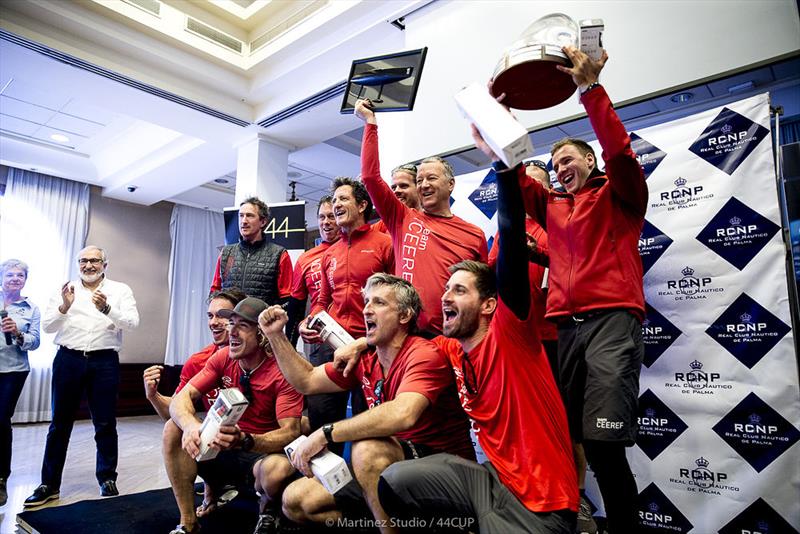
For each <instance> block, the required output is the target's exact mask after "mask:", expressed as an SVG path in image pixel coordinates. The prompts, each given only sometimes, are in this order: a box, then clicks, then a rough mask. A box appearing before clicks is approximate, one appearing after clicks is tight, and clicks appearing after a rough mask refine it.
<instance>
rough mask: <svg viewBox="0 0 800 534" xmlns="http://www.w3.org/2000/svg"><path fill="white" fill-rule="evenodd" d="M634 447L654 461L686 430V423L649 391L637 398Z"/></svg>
mask: <svg viewBox="0 0 800 534" xmlns="http://www.w3.org/2000/svg"><path fill="white" fill-rule="evenodd" d="M637 423H638V428H637V434H636V445H637V446H638V447H639V448H640V449H641V450H642V452H644V453H645V454H646V455H647V457H648V458H650V459H651V460H654V459H655V458H656V457H657V456H658V455H659V454H661V453H662V452H663V451H664V450H666V448H667V447H669V446H670V445H671V444H672V442H673V441H675V440H676V439H678V437H679V436H680V435H681V434H683V432H684V431H685V430H686V428H687V426H686V423H684V422H683V420H681V418H680V417H678V415H677V414H676V413H675V412H673V411H672V410H671V409H670V408H669V406H667V405H666V404H664V402H663V401H662V400H661V399H659V398H658V397H657V396H656V395H655V393H653V392H652V391H651V390H649V389H648V390H647V391H645V392H644V393H642V395H641V396H640V397H639V414H638V418H637Z"/></svg>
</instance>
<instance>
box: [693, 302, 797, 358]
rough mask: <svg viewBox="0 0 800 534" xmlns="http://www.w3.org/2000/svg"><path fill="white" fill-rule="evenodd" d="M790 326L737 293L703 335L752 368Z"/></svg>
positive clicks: (784, 334) (782, 336)
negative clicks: (734, 298)
mask: <svg viewBox="0 0 800 534" xmlns="http://www.w3.org/2000/svg"><path fill="white" fill-rule="evenodd" d="M790 330H791V328H790V327H789V326H788V325H787V324H786V323H784V322H783V321H782V320H780V319H779V318H778V317H776V316H775V315H774V314H773V313H771V312H770V311H769V310H767V309H766V308H764V307H763V306H762V305H761V304H759V303H758V302H756V301H755V300H753V298H752V297H750V296H749V295H747V294H746V293H742V294H741V295H739V296H738V297H737V298H736V300H735V301H733V303H732V304H731V305H730V306H728V308H727V309H726V310H725V311H724V312H722V315H720V316H719V317H718V318H717V320H716V321H714V322H713V323H711V325H710V326H709V327H708V328H707V329H706V334H708V335H709V336H711V337H712V338H714V340H715V341H716V342H717V343H719V344H720V345H722V346H723V347H725V349H727V350H728V352H730V353H731V354H733V355H734V356H735V357H736V358H738V359H739V361H740V362H742V363H743V364H744V365H746V366H747V367H748V368H750V369H752V368H753V366H754V365H755V364H757V363H758V362H759V361H760V360H761V358H763V357H764V356H765V355H766V354H767V353H768V352H769V351H770V350H772V348H773V347H774V346H775V345H777V344H778V343H779V342H780V341H781V339H783V338H784V336H786V334H787V333H788V332H789V331H790Z"/></svg>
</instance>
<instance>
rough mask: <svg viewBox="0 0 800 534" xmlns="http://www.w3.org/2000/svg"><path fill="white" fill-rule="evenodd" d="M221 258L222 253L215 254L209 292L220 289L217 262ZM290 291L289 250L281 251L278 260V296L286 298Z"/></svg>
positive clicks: (290, 262)
mask: <svg viewBox="0 0 800 534" xmlns="http://www.w3.org/2000/svg"><path fill="white" fill-rule="evenodd" d="M221 260H222V255H220V256H217V266H216V267H214V279H213V280H212V281H211V289H210V291H209V292H210V293H214V292H216V291H219V290H221V289H222V275H221V274H220V273H221V270H220V265H219V262H220V261H221ZM291 293H292V258H291V257H290V256H289V252H287V251H285V250H284V251H283V253H282V254H281V258H280V260H278V297H279V298H282V299H283V298H286V297H288V296H289V295H291Z"/></svg>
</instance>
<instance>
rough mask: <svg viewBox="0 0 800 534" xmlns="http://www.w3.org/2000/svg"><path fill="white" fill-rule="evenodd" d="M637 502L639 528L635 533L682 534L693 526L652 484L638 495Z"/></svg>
mask: <svg viewBox="0 0 800 534" xmlns="http://www.w3.org/2000/svg"><path fill="white" fill-rule="evenodd" d="M638 501H639V502H638V505H637V512H638V514H639V528H638V530H637V532H641V533H643V534H649V533H651V532H652V533H663V532H677V533H684V532H689V531H691V530H692V528H693V525H692V524H691V523H690V522H689V520H688V519H686V516H685V515H683V514H682V513H681V511H680V510H679V509H678V508H677V507H676V506H675V505H674V504H673V503H672V501H670V500H669V499H668V498H667V496H666V495H664V493H663V492H662V491H661V490H660V489H659V488H658V486H656V485H655V484H654V483H651V484H650V485H649V486H647V487H646V488H645V489H644V490H643V491H642V492H641V493H640V494H639V499H638Z"/></svg>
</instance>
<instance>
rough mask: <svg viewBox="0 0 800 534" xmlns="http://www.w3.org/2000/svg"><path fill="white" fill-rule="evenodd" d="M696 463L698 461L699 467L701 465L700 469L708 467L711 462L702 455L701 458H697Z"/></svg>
mask: <svg viewBox="0 0 800 534" xmlns="http://www.w3.org/2000/svg"><path fill="white" fill-rule="evenodd" d="M694 463H696V464H697V467H699V468H700V469H705V468H706V467H708V464H709V463H710V462H709V461H708V460H706V459H705V458H703V457H702V456H701V457H700V458H698V459H697V460H695V461H694Z"/></svg>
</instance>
